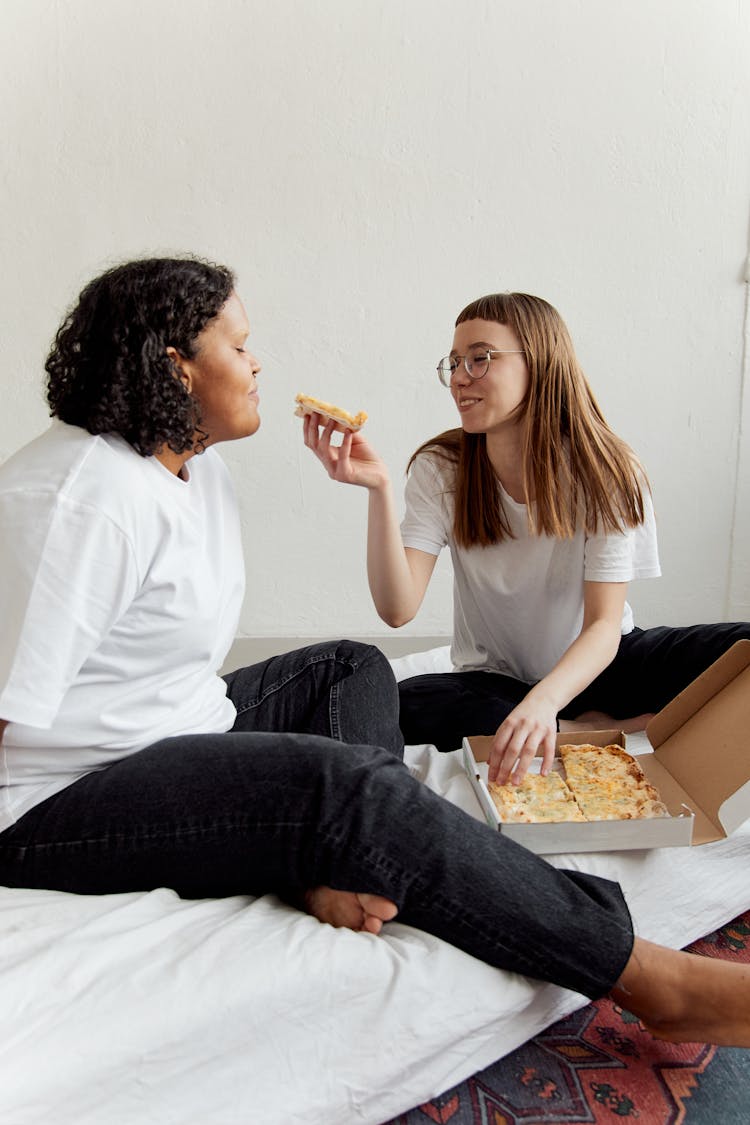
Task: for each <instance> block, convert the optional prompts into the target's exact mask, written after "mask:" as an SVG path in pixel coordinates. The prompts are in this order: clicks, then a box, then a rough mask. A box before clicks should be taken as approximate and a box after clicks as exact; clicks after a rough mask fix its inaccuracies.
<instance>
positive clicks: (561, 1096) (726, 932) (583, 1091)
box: [386, 911, 750, 1125]
mask: <svg viewBox="0 0 750 1125" xmlns="http://www.w3.org/2000/svg"><path fill="white" fill-rule="evenodd" d="M689 948H690V949H691V950H692V951H693V952H695V953H702V954H705V955H708V956H718V957H723V958H725V959H726V960H730V961H746V962H748V963H750V911H748V912H747V913H745V914H743V915H741V916H740V917H739V918H736V919H735V920H734V922H730V923H729V924H728V925H726V926H724V927H723V928H722V929H721V930H718V931H717V932H716V933H713V934H709V935H708V937H705V938H703V939H702V940H701V941H698V942H696V943H695V944H694V945H691V946H690V947H689ZM623 1119H625V1120H627V1119H633V1120H637V1121H638V1123H639V1125H750V1051H746V1050H738V1049H735V1048H730V1047H711V1046H709V1045H708V1044H705V1043H702V1044H696V1043H687V1044H671V1043H664V1042H662V1041H661V1040H658V1039H654V1038H652V1036H651V1035H649V1034H648V1032H647V1031H644V1029H643V1028H642V1027H641V1025H640V1023H639V1022H638V1020H637V1019H636V1018H635V1017H634V1016H632V1015H630V1013H629V1012H624V1011H623V1010H622V1009H621V1008H618V1007H617V1006H616V1005H615V1004H613V1003H612V1002H611V1001H610V1000H598V1001H596V1002H595V1003H593V1004H589V1005H588V1007H586V1008H581V1009H580V1010H579V1011H577V1012H574V1013H573V1015H571V1016H568V1017H567V1019H564V1020H560V1021H559V1023H556V1024H554V1025H553V1026H552V1027H549V1028H547V1030H546V1031H543V1032H542V1033H541V1034H540V1035H537V1037H536V1038H535V1039H531V1040H530V1041H529V1042H528V1043H525V1044H524V1045H523V1046H522V1047H519V1048H518V1050H516V1051H514V1052H513V1053H512V1054H511V1055H506V1057H505V1058H503V1059H500V1061H499V1062H496V1063H493V1064H492V1066H488V1067H487V1068H486V1069H485V1070H482V1071H480V1072H479V1073H478V1074H475V1075H474V1076H473V1077H472V1078H469V1079H467V1081H466V1082H462V1083H461V1085H460V1086H456V1087H454V1088H453V1089H452V1090H448V1091H446V1092H445V1093H444V1094H442V1095H441V1096H440V1097H437V1098H433V1100H432V1101H430V1102H427V1103H426V1104H425V1105H421V1106H418V1107H417V1108H416V1109H412V1110H410V1111H409V1112H408V1113H404V1114H401V1116H399V1117H395V1118H393V1120H392V1121H391V1122H387V1123H386V1125H430V1122H434V1123H436V1125H537V1123H539V1122H541V1123H543V1125H553V1123H555V1122H557V1123H560V1125H561V1123H563V1122H564V1123H565V1125H579V1123H583V1122H594V1123H596V1125H600V1123H602V1122H608V1123H609V1125H613V1123H614V1122H616V1121H618V1120H623Z"/></svg>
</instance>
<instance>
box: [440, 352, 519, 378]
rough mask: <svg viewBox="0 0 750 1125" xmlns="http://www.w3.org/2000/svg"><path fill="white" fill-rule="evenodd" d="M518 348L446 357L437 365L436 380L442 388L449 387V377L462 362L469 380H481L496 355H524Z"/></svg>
mask: <svg viewBox="0 0 750 1125" xmlns="http://www.w3.org/2000/svg"><path fill="white" fill-rule="evenodd" d="M524 354H525V353H524V352H523V351H521V350H520V349H519V348H516V349H515V350H513V351H500V350H498V349H497V348H492V349H490V348H488V349H487V351H480V352H472V353H471V355H447V356H446V357H445V358H444V359H441V360H440V363H439V364H438V365H437V373H438V379H439V380H440V382H441V383H442V384H443V386H444V387H450V385H451V377H452V375H453V373H454V371H455V370H456V368H457V367H458V365H459V363H460V362H461V361H462V360H463V364H464V367H465V368H466V374H467V375H468V376H469V378H470V379H473V380H475V381H476V380H477V379H483V378H484V376H485V375H486V374H487V372H488V371H489V369H490V360H491V359H492V357H493V356H496V355H524Z"/></svg>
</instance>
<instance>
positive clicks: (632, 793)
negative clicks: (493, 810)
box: [488, 745, 669, 824]
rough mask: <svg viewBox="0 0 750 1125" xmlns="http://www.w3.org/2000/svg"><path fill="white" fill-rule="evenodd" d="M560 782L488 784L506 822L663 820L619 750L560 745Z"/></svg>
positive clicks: (650, 790) (662, 810)
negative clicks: (563, 772)
mask: <svg viewBox="0 0 750 1125" xmlns="http://www.w3.org/2000/svg"><path fill="white" fill-rule="evenodd" d="M560 757H561V759H562V763H563V765H564V767H565V775H566V776H565V778H563V777H562V775H561V774H559V773H556V772H554V771H553V772H551V773H549V774H548V775H547V776H546V777H542V776H541V775H540V774H527V775H526V777H525V778H524V780H523V782H522V783H521V785H513V784H510V783H509V784H507V785H496V784H494V783H493V782H490V784H489V787H488V788H489V791H490V795H491V797H492V800H493V801H494V803H495V805H496V807H497V809H498V812H499V813H500V817H501V819H502V820H503V821H506V822H508V823H529V824H534V823H540V822H545V821H546V822H549V821H552V822H559V821H573V820H575V821H580V820H632V819H635V818H641V817H654V816H668V815H669V810H668V809H667V808H666V806H665V805H664V804H663V803H662V801H661V800H660V799H659V794H658V792H657V791H656V789H655V788H654V786H653V785H650V784H649V782H648V781H647V780H646V776H645V774H644V773H643V770H642V769H641V767H640V766H639V765H638V763H637V761H636V760H635V758H633V757H632V755H631V754H628V753H627V752H626V751H625V750H623V749H622V747H620V746H590V745H587V746H561V747H560Z"/></svg>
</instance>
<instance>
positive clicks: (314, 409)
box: [294, 394, 367, 430]
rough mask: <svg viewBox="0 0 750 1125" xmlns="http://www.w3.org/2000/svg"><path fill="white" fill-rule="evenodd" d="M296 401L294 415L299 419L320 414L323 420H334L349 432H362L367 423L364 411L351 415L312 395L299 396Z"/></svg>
mask: <svg viewBox="0 0 750 1125" xmlns="http://www.w3.org/2000/svg"><path fill="white" fill-rule="evenodd" d="M294 401H295V402H296V403H297V407H296V409H295V411H294V413H295V414H296V415H297V417H298V418H301V417H302V416H303V415H304V414H320V415H321V416H322V417H323V418H332V419H333V420H334V422H338V423H339V425H341V426H345V427H346V428H347V429H348V430H361V429H362V427H363V426H364V424H365V422H366V421H367V414H366V413H365V412H364V410H360V411H359V413H358V414H350V413H349V411H348V410H342V409H341V407H340V406H334V405H333V403H332V402H322V401H321V400H320V399H319V398H313V397H312V395H303V394H299V395H296V396H295V399H294Z"/></svg>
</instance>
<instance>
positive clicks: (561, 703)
mask: <svg viewBox="0 0 750 1125" xmlns="http://www.w3.org/2000/svg"><path fill="white" fill-rule="evenodd" d="M619 643H620V627H619V625H614V624H613V623H612V622H611V621H605V620H598V621H593V622H592V623H591V624H590V625H588V626H585V627H584V628H583V629H582V630H581V632H580V633H579V635H578V636H577V638H576V639H575V641H574V642H573V644H572V645H571V646H570V647H569V648H568V649H566V651H565V652H564V653H563V655H562V657H561V658H560V660H559V661H558V662H557V664H556V665H555V667H554V668H553V669H552V671H551V672H549V673H548V674H547V675H546V676H545V677H544V678H543V679H542V680H540V681H539V683H538V684H536V685H535V687H533V688H532V689H531V691H530V692H529V694H528V696H527V698H529V699H533V700H534V701H536V702H540V703H541V702H545V703H547V704H549V706H550V707H551V708H553V710H554V711H555V713H557V712H559V711H561V710H562V709H563V707H565V706H566V705H567V704H568V703H570V701H571V700H572V699H575V697H576V696H577V695H578V694H579V693H580V692H582V691H583V690H584V688H587V687H588V686H589V684H590V683H591V682H592V680H595V679H596V677H597V676H598V675H599V673H600V672H603V671H604V669H605V668H606V667H607V665H608V664H611V662H612V661H613V660H614V658H615V656H616V655H617V649H618V646H619Z"/></svg>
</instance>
